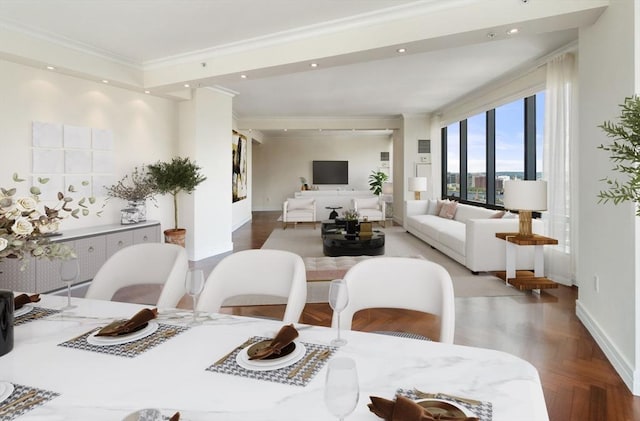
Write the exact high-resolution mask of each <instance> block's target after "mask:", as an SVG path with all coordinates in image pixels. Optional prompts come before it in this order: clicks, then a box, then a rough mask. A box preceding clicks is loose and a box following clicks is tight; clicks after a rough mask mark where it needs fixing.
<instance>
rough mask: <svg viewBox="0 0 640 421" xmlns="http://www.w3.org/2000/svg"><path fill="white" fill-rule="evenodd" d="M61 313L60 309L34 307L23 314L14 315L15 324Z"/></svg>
mask: <svg viewBox="0 0 640 421" xmlns="http://www.w3.org/2000/svg"><path fill="white" fill-rule="evenodd" d="M56 313H60V310H52V309H50V308H43V307H34V308H33V310H31V311H30V312H28V313H27V314H24V315H22V316H18V317H14V319H13V325H14V326H18V325H21V324H23V323H27V322H30V321H33V320H37V319H42V318H43V317H47V316H51V315H52V314H56Z"/></svg>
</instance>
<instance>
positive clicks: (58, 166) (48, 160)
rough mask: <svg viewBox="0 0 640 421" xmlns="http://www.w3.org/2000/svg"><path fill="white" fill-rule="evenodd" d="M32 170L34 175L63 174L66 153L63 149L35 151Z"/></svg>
mask: <svg viewBox="0 0 640 421" xmlns="http://www.w3.org/2000/svg"><path fill="white" fill-rule="evenodd" d="M31 155H32V159H33V161H32V164H31V168H32V171H33V173H34V174H62V173H63V172H64V151H63V150H62V149H33V151H32V153H31Z"/></svg>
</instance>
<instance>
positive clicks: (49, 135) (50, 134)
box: [31, 121, 62, 148]
mask: <svg viewBox="0 0 640 421" xmlns="http://www.w3.org/2000/svg"><path fill="white" fill-rule="evenodd" d="M31 130H32V139H31V144H32V145H33V146H34V147H36V148H61V147H62V124H56V123H45V122H42V121H34V122H33V126H32V128H31Z"/></svg>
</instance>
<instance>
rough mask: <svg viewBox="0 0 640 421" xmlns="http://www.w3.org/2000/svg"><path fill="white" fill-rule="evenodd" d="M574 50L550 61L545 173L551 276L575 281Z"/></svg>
mask: <svg viewBox="0 0 640 421" xmlns="http://www.w3.org/2000/svg"><path fill="white" fill-rule="evenodd" d="M576 67H577V66H576V60H575V57H574V55H573V54H571V53H565V54H562V55H559V56H556V57H554V58H553V59H551V60H550V61H549V62H548V63H547V90H546V95H545V119H544V123H545V125H544V156H543V178H544V179H545V180H547V185H548V203H547V212H544V213H543V216H542V218H543V220H544V221H545V228H546V232H547V235H548V236H549V237H552V238H555V239H557V240H558V245H557V246H553V247H552V246H545V265H546V267H545V268H546V270H545V271H546V273H547V276H548V277H549V278H551V279H553V280H555V281H558V282H562V283H564V284H567V285H572V284H573V283H574V281H575V279H576V277H575V272H576V264H575V260H576V259H575V256H576V254H577V250H576V248H577V246H578V241H577V226H578V221H577V212H576V206H577V203H578V198H577V191H578V188H577V182H578V179H577V174H578V172H577V170H578V168H577V159H576V157H577V156H578V155H577V133H576V131H577V118H576V112H577V94H578V89H577V88H578V86H577V80H578V78H577V69H576Z"/></svg>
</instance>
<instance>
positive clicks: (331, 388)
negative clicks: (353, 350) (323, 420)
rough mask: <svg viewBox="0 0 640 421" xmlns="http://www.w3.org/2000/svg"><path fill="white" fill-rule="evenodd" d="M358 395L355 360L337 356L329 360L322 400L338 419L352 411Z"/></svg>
mask: <svg viewBox="0 0 640 421" xmlns="http://www.w3.org/2000/svg"><path fill="white" fill-rule="evenodd" d="M359 397H360V386H359V385H358V371H357V370H356V362H355V361H354V360H352V359H351V358H346V357H339V358H334V359H332V360H331V361H330V362H329V365H328V369H327V378H326V380H325V387H324V402H325V404H326V405H327V408H328V409H329V412H331V413H332V414H333V415H335V416H336V417H338V419H339V420H340V421H342V420H344V417H346V416H347V415H349V414H350V413H352V412H353V410H354V409H355V408H356V405H357V404H358V399H359Z"/></svg>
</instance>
